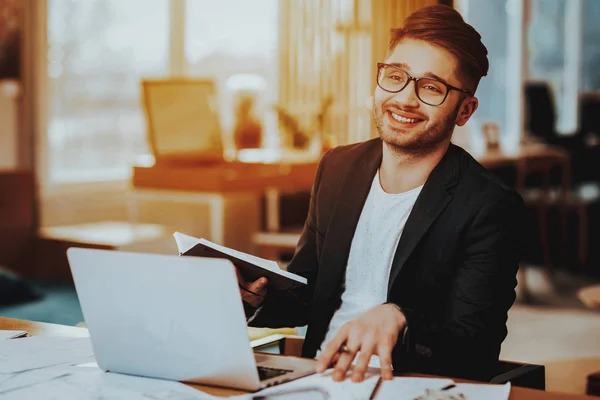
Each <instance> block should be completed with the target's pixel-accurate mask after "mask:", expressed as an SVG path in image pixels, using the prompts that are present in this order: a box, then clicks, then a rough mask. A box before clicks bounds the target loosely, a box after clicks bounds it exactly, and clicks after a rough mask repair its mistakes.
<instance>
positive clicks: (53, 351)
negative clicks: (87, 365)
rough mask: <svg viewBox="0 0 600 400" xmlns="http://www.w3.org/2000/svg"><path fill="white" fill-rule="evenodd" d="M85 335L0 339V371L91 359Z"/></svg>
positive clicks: (9, 371)
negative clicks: (81, 336)
mask: <svg viewBox="0 0 600 400" xmlns="http://www.w3.org/2000/svg"><path fill="white" fill-rule="evenodd" d="M93 358H94V350H93V349H92V344H91V342H90V339H89V338H67V337H47V336H31V337H25V338H20V339H11V340H3V341H1V342H0V374H12V373H16V372H23V371H28V370H33V369H39V368H44V367H50V366H53V365H61V364H68V363H72V364H75V363H77V364H79V363H83V362H89V361H93Z"/></svg>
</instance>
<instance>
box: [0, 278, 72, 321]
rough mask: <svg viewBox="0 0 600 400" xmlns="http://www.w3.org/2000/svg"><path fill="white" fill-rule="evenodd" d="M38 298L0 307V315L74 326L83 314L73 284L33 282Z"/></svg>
mask: <svg viewBox="0 0 600 400" xmlns="http://www.w3.org/2000/svg"><path fill="white" fill-rule="evenodd" d="M32 285H33V287H34V288H35V290H36V291H37V292H39V293H40V294H41V295H42V297H41V298H40V299H39V300H36V301H31V302H27V303H21V304H16V305H10V306H2V307H0V316H3V317H9V318H18V319H26V320H30V321H38V322H51V323H54V324H62V325H71V326H74V325H76V324H78V323H80V322H83V314H82V313H81V307H80V306H79V300H78V299H77V293H76V292H75V287H74V286H73V284H65V283H45V282H33V283H32Z"/></svg>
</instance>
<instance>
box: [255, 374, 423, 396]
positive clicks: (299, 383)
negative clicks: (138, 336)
mask: <svg viewBox="0 0 600 400" xmlns="http://www.w3.org/2000/svg"><path fill="white" fill-rule="evenodd" d="M332 372H333V370H332V369H330V370H328V371H326V372H325V373H323V374H314V375H310V376H307V377H306V378H301V379H298V380H295V381H292V382H289V383H284V384H282V385H278V386H274V387H271V388H267V389H264V390H262V391H260V392H259V394H261V395H268V394H276V393H278V392H286V391H290V390H295V389H300V388H315V387H316V388H320V389H324V390H325V391H327V393H328V394H329V399H330V400H366V399H368V398H369V397H370V396H371V393H372V392H373V389H374V388H375V386H376V385H377V381H378V380H379V375H375V374H367V376H366V377H365V379H364V380H363V381H362V382H359V383H354V382H352V381H351V380H350V376H351V372H348V375H347V377H346V379H344V380H343V381H341V382H335V381H334V380H333V379H332V378H331V374H332ZM288 396H289V400H296V399H299V400H300V399H302V400H304V399H306V400H310V397H311V396H310V395H309V394H308V393H302V392H300V393H297V394H296V395H294V396H292V395H291V394H289V395H286V396H285V399H286V400H288ZM314 397H315V398H321V397H320V396H314ZM411 400H412V399H411Z"/></svg>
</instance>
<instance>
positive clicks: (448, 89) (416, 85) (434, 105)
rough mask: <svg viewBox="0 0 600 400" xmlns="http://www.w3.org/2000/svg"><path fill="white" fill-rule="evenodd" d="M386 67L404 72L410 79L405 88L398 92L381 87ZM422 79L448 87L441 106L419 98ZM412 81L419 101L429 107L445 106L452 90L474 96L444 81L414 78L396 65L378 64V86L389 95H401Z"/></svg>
mask: <svg viewBox="0 0 600 400" xmlns="http://www.w3.org/2000/svg"><path fill="white" fill-rule="evenodd" d="M384 67H385V68H393V69H397V70H399V71H402V72H404V73H405V74H406V76H407V77H408V79H407V80H406V83H405V84H404V86H402V87H401V88H400V89H398V90H388V89H386V88H384V87H383V86H381V84H380V83H379V76H380V74H381V69H382V68H384ZM421 79H427V80H431V81H436V82H439V83H441V84H442V85H444V86H446V88H447V90H446V95H445V96H444V98H443V99H442V101H441V102H440V103H439V104H431V103H428V102H426V101H423V99H421V96H419V88H418V86H419V81H420V80H421ZM411 81H415V89H414V90H415V94H416V95H417V98H418V99H419V101H421V102H423V103H425V104H427V105H429V106H433V107H437V106H441V105H442V104H444V102H445V101H446V99H447V98H448V94H449V93H450V91H451V90H456V91H458V92H462V93H466V94H467V95H469V96H473V95H474V94H473V93H471V91H470V90H467V89H461V88H458V87H456V86H452V85H449V84H447V83H446V82H443V81H441V80H439V79H435V78H430V77H428V76H422V77H420V78H414V77H413V76H411V75H410V74H409V73H408V72H406V71H405V70H404V69H402V68H400V67H396V66H395V65H390V64H386V63H377V86H379V87H380V88H381V89H382V90H385V91H386V92H388V93H400V92H401V91H403V90H404V89H405V88H406V87H407V86H408V84H409V83H410V82H411Z"/></svg>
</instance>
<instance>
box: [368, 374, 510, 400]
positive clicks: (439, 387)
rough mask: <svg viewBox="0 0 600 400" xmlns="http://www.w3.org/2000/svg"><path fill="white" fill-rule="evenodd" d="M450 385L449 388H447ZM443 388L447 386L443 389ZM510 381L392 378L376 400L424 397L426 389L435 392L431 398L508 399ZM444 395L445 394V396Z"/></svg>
mask: <svg viewBox="0 0 600 400" xmlns="http://www.w3.org/2000/svg"><path fill="white" fill-rule="evenodd" d="M449 387H451V388H449ZM444 388H449V389H446V390H444ZM510 388H511V385H510V383H507V384H506V385H486V384H466V383H456V384H454V382H453V381H452V380H450V379H435V378H402V377H399V378H394V379H393V380H391V381H384V382H383V383H382V385H381V387H380V389H379V390H378V391H377V396H376V397H375V399H376V400H414V399H417V398H428V397H425V395H426V394H427V391H428V390H429V391H430V392H436V393H437V397H432V398H441V399H444V398H449V399H450V398H453V397H452V396H453V395H454V398H459V397H457V396H456V395H458V394H459V393H462V394H463V395H464V398H466V399H486V400H508V396H509V395H510ZM445 395H446V396H445Z"/></svg>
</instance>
